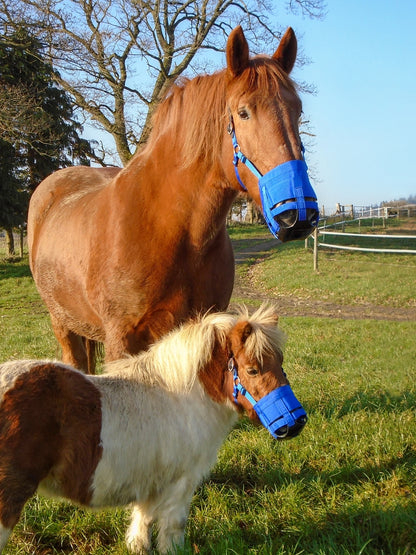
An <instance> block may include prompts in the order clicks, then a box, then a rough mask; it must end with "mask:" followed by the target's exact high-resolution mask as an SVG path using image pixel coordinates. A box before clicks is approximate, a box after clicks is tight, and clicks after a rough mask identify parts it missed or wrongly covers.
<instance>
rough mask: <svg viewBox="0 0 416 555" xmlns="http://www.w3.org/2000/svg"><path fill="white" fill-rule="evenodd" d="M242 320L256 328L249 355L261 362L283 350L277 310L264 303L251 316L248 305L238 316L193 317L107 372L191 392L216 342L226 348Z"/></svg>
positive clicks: (109, 366) (247, 341)
mask: <svg viewBox="0 0 416 555" xmlns="http://www.w3.org/2000/svg"><path fill="white" fill-rule="evenodd" d="M240 321H248V322H249V323H250V324H251V326H252V329H253V331H252V333H251V334H250V336H249V337H248V339H247V340H246V343H245V349H246V351H247V354H248V355H249V356H254V357H255V358H257V359H258V360H259V361H261V360H262V357H263V355H264V353H267V352H276V351H279V352H281V350H282V349H283V346H284V343H285V334H284V333H283V332H282V331H281V330H279V329H278V328H277V315H276V309H275V308H274V307H273V306H271V305H262V306H261V307H260V308H259V309H258V310H257V311H256V312H255V313H254V314H253V315H251V316H249V314H248V311H247V308H245V307H243V308H241V309H239V311H238V314H237V316H236V315H232V314H225V313H212V314H206V315H204V316H201V317H199V318H196V319H195V320H191V321H189V322H187V323H185V324H183V325H182V326H181V327H179V328H178V329H176V330H173V331H171V332H170V333H169V334H167V335H166V336H164V337H163V338H162V339H161V340H160V341H158V342H157V343H155V344H154V345H152V346H151V347H150V348H149V350H148V351H145V352H143V353H141V354H139V355H137V356H131V357H128V358H125V359H121V360H118V361H115V362H111V363H109V364H107V365H106V367H105V373H106V374H112V375H122V376H123V377H130V378H132V379H137V380H139V381H140V382H141V383H146V384H148V385H157V386H160V387H163V388H164V389H167V390H168V391H172V392H176V393H181V392H182V393H185V392H187V391H190V389H191V388H192V386H193V384H194V382H195V380H196V378H197V376H198V373H199V371H200V370H201V369H202V368H203V367H204V365H206V364H207V363H208V362H209V360H210V359H211V357H212V354H213V351H214V346H215V342H216V341H219V342H220V344H221V345H222V346H223V347H225V345H226V341H227V336H228V334H229V332H230V331H231V329H232V328H233V327H234V326H235V325H236V323H237V322H240Z"/></svg>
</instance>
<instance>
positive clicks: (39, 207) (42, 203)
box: [28, 166, 121, 264]
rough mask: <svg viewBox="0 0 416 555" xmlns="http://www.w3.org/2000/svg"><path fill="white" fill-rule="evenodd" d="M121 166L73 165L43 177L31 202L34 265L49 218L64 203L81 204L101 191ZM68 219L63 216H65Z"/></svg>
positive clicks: (31, 248) (59, 210) (30, 247)
mask: <svg viewBox="0 0 416 555" xmlns="http://www.w3.org/2000/svg"><path fill="white" fill-rule="evenodd" d="M120 169H121V168H114V167H111V168H91V167H88V166H73V167H70V168H65V169H62V170H58V171H56V172H55V173H53V174H51V175H49V176H48V177H47V178H46V179H44V180H43V181H42V182H41V183H40V184H39V185H38V187H37V188H36V189H35V191H34V193H33V195H32V197H31V199H30V203H29V213H28V247H29V253H30V260H31V264H32V262H33V258H34V253H33V251H34V245H35V243H36V241H37V240H38V237H39V234H40V233H41V230H42V227H43V225H44V224H45V222H47V221H48V218H50V217H51V216H53V217H56V215H57V214H58V213H59V212H61V213H63V212H64V209H65V206H69V205H71V204H73V203H76V202H78V203H80V204H81V203H82V202H83V199H85V198H86V197H87V196H88V195H91V194H94V193H95V192H98V191H100V190H102V189H103V188H104V187H105V186H106V185H108V183H109V182H110V181H111V180H112V179H113V178H114V177H115V176H116V175H117V174H118V173H119V172H120ZM62 218H63V220H65V217H64V215H63V216H62Z"/></svg>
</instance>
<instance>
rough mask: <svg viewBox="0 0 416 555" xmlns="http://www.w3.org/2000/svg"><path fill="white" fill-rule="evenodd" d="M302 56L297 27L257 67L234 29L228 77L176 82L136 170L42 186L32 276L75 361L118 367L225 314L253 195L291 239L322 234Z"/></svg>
mask: <svg viewBox="0 0 416 555" xmlns="http://www.w3.org/2000/svg"><path fill="white" fill-rule="evenodd" d="M296 50H297V42H296V37H295V34H294V32H293V31H292V29H290V28H289V29H288V30H287V31H286V33H285V35H284V36H283V38H282V40H281V42H280V44H279V46H278V48H277V50H276V52H275V53H274V55H273V56H272V57H266V56H260V57H256V58H254V59H250V58H249V50H248V45H247V41H246V39H245V37H244V34H243V31H242V30H241V28H240V27H238V28H236V29H234V31H233V32H232V33H231V34H230V36H229V38H228V41H227V46H226V58H227V67H226V69H224V70H222V71H219V72H217V73H215V74H213V75H204V76H198V77H196V78H194V79H192V80H185V81H183V82H182V83H181V84H178V85H175V86H174V87H173V88H172V89H171V90H170V91H169V93H168V95H167V97H166V99H165V100H164V101H163V102H162V103H161V105H160V106H159V108H158V109H157V111H156V114H155V118H154V121H153V129H152V133H151V135H150V138H149V141H148V143H147V144H146V146H145V147H144V148H143V149H142V150H140V151H139V152H138V153H137V154H136V155H135V156H134V157H133V158H132V160H131V161H130V162H129V164H128V165H127V166H126V167H125V168H124V169H119V168H90V167H82V166H78V167H71V168H66V169H63V170H59V171H57V172H55V173H54V174H53V175H51V176H49V177H47V178H46V179H45V180H44V181H43V182H42V183H41V184H40V185H39V186H38V188H37V189H36V190H35V192H34V194H33V196H32V199H31V201H30V206H29V215H28V244H29V251H30V266H31V270H32V274H33V277H34V279H35V282H36V285H37V287H38V290H39V292H40V295H41V296H42V298H43V300H44V301H45V303H46V305H47V307H48V309H49V312H50V315H51V320H52V326H53V329H54V332H55V335H56V337H57V339H58V340H59V342H60V344H61V346H62V351H63V353H62V360H63V361H64V362H65V363H68V364H71V365H73V366H75V367H76V368H79V369H83V370H88V369H90V370H92V368H93V360H92V357H91V359H90V361H89V360H88V359H89V357H88V349H86V345H88V344H90V341H85V339H88V340H94V341H100V342H103V343H104V345H105V351H106V360H107V361H109V360H115V359H118V358H120V357H121V356H123V355H124V354H126V353H130V354H135V353H138V352H140V351H141V350H144V349H146V348H147V347H148V346H149V345H150V344H151V343H152V342H154V341H155V340H157V339H158V338H160V337H161V336H162V335H163V334H165V333H166V332H168V331H169V330H170V329H172V328H173V327H174V326H175V325H177V324H179V323H181V322H183V321H184V320H185V319H186V318H187V317H189V316H190V315H192V314H194V313H197V312H198V311H201V310H202V311H205V310H208V309H210V308H213V309H214V310H224V309H225V308H226V307H227V306H228V302H229V300H230V297H231V293H232V289H233V283H234V255H233V251H232V246H231V243H230V239H229V237H228V235H227V232H226V227H225V221H226V215H227V213H228V211H229V209H230V206H231V203H232V201H233V199H234V198H235V196H236V195H237V193H238V192H239V191H242V190H243V188H244V189H246V190H247V192H248V194H249V195H250V196H251V198H252V199H254V201H255V202H256V203H257V204H259V206H262V209H263V213H264V214H265V217H266V220H267V222H268V224H269V227H270V228H271V230H272V232H273V233H275V235H276V236H278V237H279V238H280V239H281V240H282V241H288V240H291V239H298V238H302V237H305V236H307V235H309V234H310V233H311V231H312V230H313V227H314V226H315V225H316V224H317V218H318V208H317V203H316V197H315V193H314V192H313V189H312V187H311V186H310V183H309V181H308V179H307V174H306V164H305V162H304V161H303V153H302V144H301V140H300V137H299V129H298V120H299V117H300V113H301V102H300V99H299V97H298V95H297V93H296V90H295V86H294V84H293V82H292V81H291V80H290V78H289V76H288V74H289V73H290V71H291V69H292V67H293V65H294V62H295V58H296ZM230 135H231V136H230ZM237 141H238V142H237ZM243 152H244V154H243ZM239 162H241V163H240V164H239ZM281 170H284V171H285V172H286V174H287V176H285V177H283V178H282V176H281V175H280V171H281ZM261 172H262V173H261ZM276 172H278V173H279V175H277V174H276ZM263 174H264V175H263ZM263 181H264V183H263V185H262V182H263ZM273 188H275V189H276V190H275V191H274V190H273ZM279 191H280V192H279Z"/></svg>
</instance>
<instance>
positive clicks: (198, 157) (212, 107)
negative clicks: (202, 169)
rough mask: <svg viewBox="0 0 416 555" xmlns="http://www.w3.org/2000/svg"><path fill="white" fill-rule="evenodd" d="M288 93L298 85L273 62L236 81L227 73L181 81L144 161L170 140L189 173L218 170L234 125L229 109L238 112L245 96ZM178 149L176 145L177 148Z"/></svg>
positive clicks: (257, 64)
mask: <svg viewBox="0 0 416 555" xmlns="http://www.w3.org/2000/svg"><path fill="white" fill-rule="evenodd" d="M282 88H286V89H289V90H291V91H295V84H294V82H293V81H292V80H291V79H290V78H289V76H288V75H287V74H286V73H285V72H284V71H283V69H282V68H281V67H280V66H279V64H278V63H277V62H276V61H275V60H273V59H272V58H269V57H266V56H258V57H256V58H253V59H251V60H250V62H249V66H248V67H247V68H246V69H245V70H244V71H243V73H242V74H241V75H240V76H238V77H234V78H233V79H230V77H229V75H228V73H227V70H226V69H225V70H222V71H219V72H216V73H213V74H212V75H200V76H198V77H195V78H194V79H181V80H180V81H178V82H177V83H176V84H175V85H173V86H172V87H171V89H170V90H169V91H168V93H167V96H166V98H165V99H164V100H163V101H162V102H161V103H160V105H159V106H158V108H157V110H156V112H155V115H154V117H153V121H152V131H151V134H150V137H149V140H148V142H147V144H146V146H145V147H144V148H143V150H142V151H141V152H140V154H141V155H145V156H146V155H150V154H151V152H152V149H153V148H154V147H155V145H157V144H158V142H159V141H160V139H161V137H163V135H165V134H169V138H170V145H171V146H170V148H175V149H176V152H177V156H178V158H179V157H182V160H181V163H182V165H183V166H184V167H188V166H190V165H192V164H193V163H194V162H202V161H203V163H204V164H206V167H212V166H213V165H214V164H215V163H216V162H217V157H218V156H219V155H220V154H221V146H222V140H223V136H224V132H225V130H226V127H227V124H228V112H227V104H228V105H229V106H231V107H235V106H236V105H237V104H238V101H239V99H240V98H241V96H242V95H243V94H244V95H246V96H248V95H257V96H258V98H259V99H260V100H261V99H265V98H266V99H267V98H270V97H280V98H281V91H282ZM175 143H176V144H175Z"/></svg>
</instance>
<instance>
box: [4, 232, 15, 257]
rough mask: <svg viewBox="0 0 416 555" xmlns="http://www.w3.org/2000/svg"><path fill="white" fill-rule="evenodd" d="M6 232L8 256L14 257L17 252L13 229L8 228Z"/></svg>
mask: <svg viewBox="0 0 416 555" xmlns="http://www.w3.org/2000/svg"><path fill="white" fill-rule="evenodd" d="M5 231H6V236H7V238H6V245H7V254H8V256H14V255H15V250H14V237H13V229H12V228H11V227H6V228H5Z"/></svg>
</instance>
